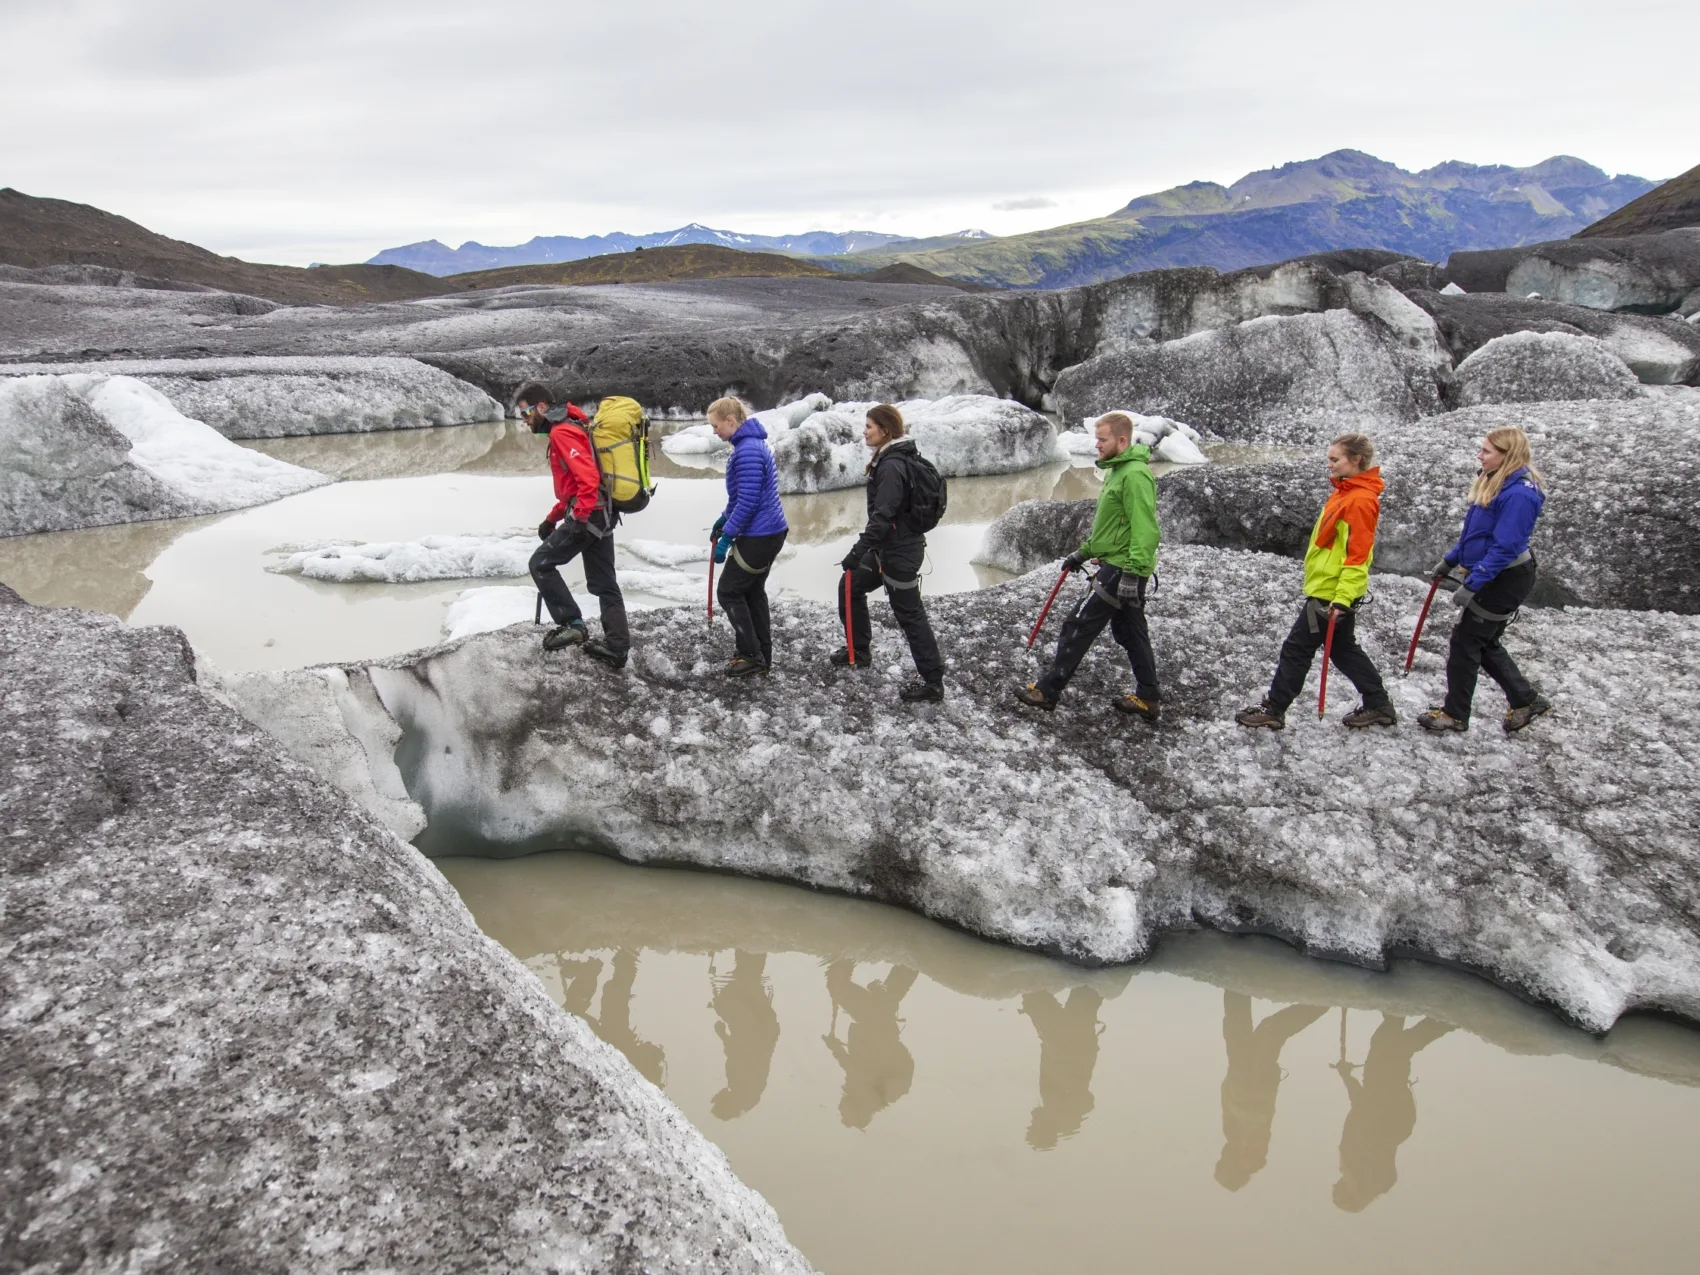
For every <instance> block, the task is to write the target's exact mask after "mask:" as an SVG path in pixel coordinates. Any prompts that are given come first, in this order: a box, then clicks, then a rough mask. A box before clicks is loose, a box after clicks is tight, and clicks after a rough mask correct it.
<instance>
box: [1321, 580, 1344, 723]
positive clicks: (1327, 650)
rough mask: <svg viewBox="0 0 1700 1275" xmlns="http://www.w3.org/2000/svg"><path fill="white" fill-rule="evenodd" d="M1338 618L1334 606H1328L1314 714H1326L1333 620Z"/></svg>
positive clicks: (1338, 614) (1332, 656) (1332, 653)
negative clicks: (1320, 686)
mask: <svg viewBox="0 0 1700 1275" xmlns="http://www.w3.org/2000/svg"><path fill="white" fill-rule="evenodd" d="M1339 618H1340V612H1339V611H1337V610H1335V608H1334V607H1332V606H1330V607H1329V608H1328V632H1327V633H1325V634H1324V635H1323V638H1322V688H1321V689H1320V690H1319V691H1317V693H1316V715H1317V716H1318V717H1326V716H1328V664H1329V661H1331V660H1332V659H1333V658H1334V621H1335V620H1337V619H1339Z"/></svg>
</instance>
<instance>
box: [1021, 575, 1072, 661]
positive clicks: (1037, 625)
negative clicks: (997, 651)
mask: <svg viewBox="0 0 1700 1275" xmlns="http://www.w3.org/2000/svg"><path fill="white" fill-rule="evenodd" d="M1067 579H1068V568H1066V567H1065V568H1063V573H1062V574H1061V575H1060V576H1058V577H1057V583H1056V586H1055V587H1054V588H1053V589H1052V590H1051V596H1050V597H1048V598H1046V599H1045V607H1044V610H1042V611H1040V612H1039V618H1038V619H1037V620H1036V621H1034V624H1033V631H1032V632H1031V633H1029V634H1028V635H1027V649H1028V650H1029V651H1031V650H1032V649H1033V643H1035V642H1037V641H1038V640H1039V630H1040V629H1042V628H1044V627H1045V617H1046V616H1047V615H1049V614H1050V613H1051V603H1053V602H1055V601H1056V600H1057V594H1059V593H1061V592H1062V587H1063V583H1064V582H1065V581H1066V580H1067Z"/></svg>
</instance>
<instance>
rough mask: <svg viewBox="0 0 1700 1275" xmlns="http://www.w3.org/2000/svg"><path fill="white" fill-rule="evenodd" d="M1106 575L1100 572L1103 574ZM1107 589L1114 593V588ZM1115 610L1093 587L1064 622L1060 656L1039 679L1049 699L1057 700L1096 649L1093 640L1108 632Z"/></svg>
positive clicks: (1040, 687)
mask: <svg viewBox="0 0 1700 1275" xmlns="http://www.w3.org/2000/svg"><path fill="white" fill-rule="evenodd" d="M1112 570H1113V568H1112ZM1102 574H1103V572H1102V571H1100V572H1099V575H1100V576H1101V575H1102ZM1093 583H1094V584H1097V580H1096V579H1094V581H1093ZM1107 591H1108V592H1109V593H1110V595H1111V596H1112V597H1113V596H1114V594H1115V590H1114V588H1113V587H1112V588H1110V589H1108V590H1107ZM1115 610H1116V609H1115V607H1113V606H1111V605H1110V603H1109V601H1108V600H1107V599H1106V598H1105V597H1104V596H1103V593H1101V592H1100V591H1099V590H1098V589H1097V588H1093V589H1091V590H1090V591H1088V592H1087V594H1086V597H1085V598H1084V599H1082V601H1081V603H1080V605H1079V606H1077V607H1075V608H1074V611H1073V613H1072V614H1071V615H1070V616H1069V617H1068V619H1066V620H1064V621H1063V626H1062V633H1061V635H1060V636H1059V637H1058V638H1057V653H1056V658H1055V659H1053V660H1052V661H1051V667H1050V668H1049V669H1047V670H1046V671H1045V673H1044V675H1043V676H1041V677H1040V678H1039V689H1040V690H1041V691H1042V692H1044V695H1045V698H1047V699H1053V700H1054V699H1056V698H1057V696H1059V695H1061V694H1062V693H1063V690H1064V688H1065V687H1067V686H1068V683H1069V680H1070V679H1071V678H1072V677H1073V676H1074V672H1075V670H1076V669H1078V668H1079V667H1080V661H1081V660H1083V659H1085V658H1086V652H1087V651H1089V650H1090V649H1091V648H1092V643H1093V642H1095V641H1097V640H1098V635H1099V634H1100V633H1102V632H1103V631H1104V626H1105V625H1106V624H1108V623H1109V622H1110V617H1111V616H1112V615H1114V614H1115Z"/></svg>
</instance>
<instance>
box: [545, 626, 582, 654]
mask: <svg viewBox="0 0 1700 1275" xmlns="http://www.w3.org/2000/svg"><path fill="white" fill-rule="evenodd" d="M589 640H590V634H588V633H586V632H585V629H584V621H583V620H574V621H573V622H572V623H571V624H563V625H561V627H560V628H558V629H551V630H549V632H548V634H547V635H546V636H545V637H544V639H543V649H544V650H545V651H559V650H561V649H562V648H564V647H569V646H583V645H584V644H585V643H586V642H587V641H589Z"/></svg>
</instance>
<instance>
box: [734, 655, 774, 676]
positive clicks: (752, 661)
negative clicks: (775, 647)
mask: <svg viewBox="0 0 1700 1275" xmlns="http://www.w3.org/2000/svg"><path fill="white" fill-rule="evenodd" d="M766 674H767V665H766V664H763V663H762V662H761V661H760V660H758V659H756V657H755V656H753V655H740V656H738V657H737V658H736V659H734V660H732V661H731V662H730V663H729V664H727V665H726V676H727V677H763V676H766Z"/></svg>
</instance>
